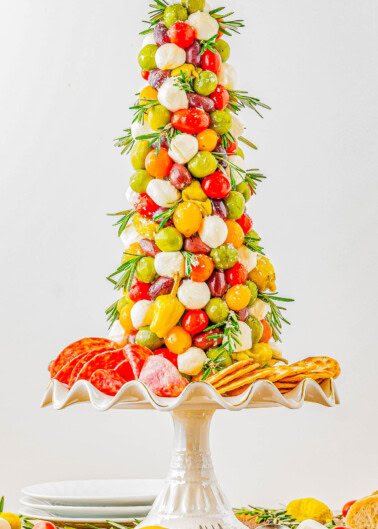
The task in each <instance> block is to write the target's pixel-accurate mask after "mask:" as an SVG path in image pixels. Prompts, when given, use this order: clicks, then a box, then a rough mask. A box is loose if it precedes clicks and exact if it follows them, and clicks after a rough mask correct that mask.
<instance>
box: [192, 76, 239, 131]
mask: <svg viewBox="0 0 378 529" xmlns="http://www.w3.org/2000/svg"><path fill="white" fill-rule="evenodd" d="M217 86H218V77H217V76H216V75H215V73H214V72H210V70H204V71H202V72H201V73H200V74H199V77H198V78H197V79H196V80H195V81H194V90H195V91H196V92H197V94H199V95H201V96H209V95H210V94H212V93H213V92H214V90H215V89H216V87H217ZM231 125H232V122H231ZM230 128H231V127H230Z"/></svg>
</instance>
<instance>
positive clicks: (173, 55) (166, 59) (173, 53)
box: [155, 44, 186, 70]
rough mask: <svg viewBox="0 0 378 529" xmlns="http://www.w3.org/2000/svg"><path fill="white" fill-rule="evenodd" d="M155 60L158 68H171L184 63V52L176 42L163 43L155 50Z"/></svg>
mask: <svg viewBox="0 0 378 529" xmlns="http://www.w3.org/2000/svg"><path fill="white" fill-rule="evenodd" d="M155 61H156V66H157V67H158V68H160V70H173V69H174V68H179V67H180V66H182V65H183V64H185V61H186V52H185V50H184V49H182V48H180V47H179V46H177V44H163V46H160V48H159V49H158V50H157V52H156V55H155Z"/></svg>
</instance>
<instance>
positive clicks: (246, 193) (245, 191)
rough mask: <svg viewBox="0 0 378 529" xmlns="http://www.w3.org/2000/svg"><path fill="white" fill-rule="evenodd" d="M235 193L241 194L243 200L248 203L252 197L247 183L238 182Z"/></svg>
mask: <svg viewBox="0 0 378 529" xmlns="http://www.w3.org/2000/svg"><path fill="white" fill-rule="evenodd" d="M236 191H238V192H239V193H241V194H242V195H243V197H244V200H245V201H246V202H248V200H249V199H250V198H251V196H252V191H251V188H250V187H249V185H248V184H247V182H240V184H238V185H237V186H236Z"/></svg>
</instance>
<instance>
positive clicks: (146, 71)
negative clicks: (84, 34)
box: [36, 70, 150, 525]
mask: <svg viewBox="0 0 378 529" xmlns="http://www.w3.org/2000/svg"><path fill="white" fill-rule="evenodd" d="M140 73H141V76H142V77H143V79H144V80H145V81H148V78H149V77H150V72H149V71H148V70H142V71H141V72H140ZM36 525H37V524H36Z"/></svg>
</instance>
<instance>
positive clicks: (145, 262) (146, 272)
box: [135, 257, 156, 283]
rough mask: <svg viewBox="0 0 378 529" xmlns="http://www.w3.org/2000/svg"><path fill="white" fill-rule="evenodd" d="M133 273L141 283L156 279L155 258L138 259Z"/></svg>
mask: <svg viewBox="0 0 378 529" xmlns="http://www.w3.org/2000/svg"><path fill="white" fill-rule="evenodd" d="M135 273H136V276H137V278H138V279H139V281H142V283H152V282H153V281H154V280H155V279H156V270H155V259H154V258H153V257H142V259H139V261H138V264H137V266H136V270H135Z"/></svg>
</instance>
